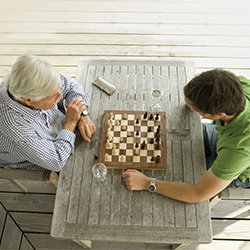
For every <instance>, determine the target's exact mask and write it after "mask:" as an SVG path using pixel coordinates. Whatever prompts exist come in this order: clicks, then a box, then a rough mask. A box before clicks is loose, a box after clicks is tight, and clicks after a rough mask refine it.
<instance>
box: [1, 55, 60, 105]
mask: <svg viewBox="0 0 250 250" xmlns="http://www.w3.org/2000/svg"><path fill="white" fill-rule="evenodd" d="M59 83H60V76H59V73H58V72H57V70H56V69H55V68H54V67H53V66H52V65H50V64H49V63H47V62H45V61H43V60H41V59H39V58H38V57H36V56H31V55H28V54H25V55H22V56H20V57H18V58H17V61H16V62H15V64H14V65H13V66H12V68H11V72H10V74H9V75H8V76H7V77H6V79H5V88H6V90H8V91H9V93H10V94H11V95H12V96H13V97H14V98H15V99H16V100H19V101H22V97H27V98H29V99H31V100H32V101H40V100H41V99H43V98H45V97H46V96H48V95H50V94H51V93H53V92H54V91H55V90H56V88H57V87H58V84H59Z"/></svg>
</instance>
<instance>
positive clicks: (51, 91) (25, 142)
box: [0, 55, 95, 172]
mask: <svg viewBox="0 0 250 250" xmlns="http://www.w3.org/2000/svg"><path fill="white" fill-rule="evenodd" d="M62 100H65V105H66V107H67V111H66V113H65V114H64V113H63V112H61V111H60V110H59V109H58V106H57V103H58V102H59V101H62ZM89 102H90V98H89V94H87V93H83V90H82V87H81V86H80V85H79V84H78V83H76V82H75V81H73V80H72V79H71V78H70V77H68V76H65V75H59V73H58V72H57V71H56V70H55V69H54V68H53V67H52V66H51V65H50V64H48V63H47V62H45V61H42V60H40V59H39V58H37V57H35V56H30V55H23V56H21V57H19V58H18V59H17V61H16V63H15V64H14V65H13V66H12V69H11V73H10V74H9V76H7V77H6V79H5V80H4V81H3V83H2V84H1V85H0V165H1V166H4V167H9V168H24V169H48V170H52V171H56V172H58V171H60V170H61V169H62V168H63V167H64V165H65V163H66V161H67V159H68V157H69V156H70V154H72V153H73V152H74V143H75V134H74V132H75V130H76V128H77V127H78V128H79V130H80V132H81V135H82V137H83V138H84V139H85V140H86V141H87V142H90V139H91V137H92V135H93V134H94V133H95V125H94V124H93V123H92V121H91V120H90V118H89V116H88V113H87V106H89Z"/></svg>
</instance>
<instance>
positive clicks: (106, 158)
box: [104, 153, 109, 161]
mask: <svg viewBox="0 0 250 250" xmlns="http://www.w3.org/2000/svg"><path fill="white" fill-rule="evenodd" d="M104 159H105V161H108V160H109V154H108V153H106V154H105V156H104Z"/></svg>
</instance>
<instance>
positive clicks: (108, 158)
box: [105, 154, 112, 162]
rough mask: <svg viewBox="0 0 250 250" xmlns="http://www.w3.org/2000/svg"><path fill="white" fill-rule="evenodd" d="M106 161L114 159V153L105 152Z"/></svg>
mask: <svg viewBox="0 0 250 250" xmlns="http://www.w3.org/2000/svg"><path fill="white" fill-rule="evenodd" d="M105 161H107V162H111V161H112V155H109V154H105Z"/></svg>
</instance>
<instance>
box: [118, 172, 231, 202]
mask: <svg viewBox="0 0 250 250" xmlns="http://www.w3.org/2000/svg"><path fill="white" fill-rule="evenodd" d="M123 178H124V179H125V183H126V185H127V187H128V189H129V190H143V189H144V190H148V185H149V183H150V181H151V178H149V177H147V176H145V175H143V174H142V173H141V172H139V171H137V170H127V171H126V172H124V173H123ZM230 182H231V181H225V180H222V179H220V178H218V177H216V176H215V175H214V174H213V173H212V171H211V169H209V170H208V171H207V172H206V173H205V174H204V175H203V176H202V177H201V179H200V180H199V182H198V183H197V184H189V183H184V182H166V181H160V180H157V181H156V191H155V192H156V193H159V194H162V195H165V196H167V197H170V198H172V199H175V200H180V201H184V202H189V203H198V202H201V201H204V200H207V199H209V198H211V197H213V196H215V195H216V194H218V193H219V192H220V191H222V190H223V189H224V188H226V187H227V186H228V185H229V184H230Z"/></svg>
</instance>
